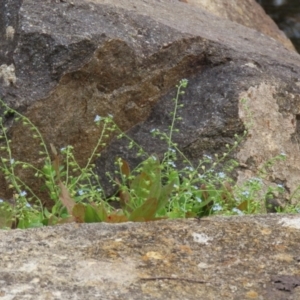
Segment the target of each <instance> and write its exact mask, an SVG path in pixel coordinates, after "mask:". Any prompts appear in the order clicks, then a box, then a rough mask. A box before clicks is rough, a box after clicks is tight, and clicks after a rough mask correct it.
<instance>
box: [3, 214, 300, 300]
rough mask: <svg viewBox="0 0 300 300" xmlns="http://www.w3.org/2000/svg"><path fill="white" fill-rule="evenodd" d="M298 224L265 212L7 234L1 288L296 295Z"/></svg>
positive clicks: (41, 293)
mask: <svg viewBox="0 0 300 300" xmlns="http://www.w3.org/2000/svg"><path fill="white" fill-rule="evenodd" d="M299 228H300V219H299V217H297V216H291V215H267V216H265V215H261V216H251V217H248V216H242V217H227V218H226V217H222V218H221V217H214V218H206V219H201V220H200V221H199V220H191V219H189V220H177V221H160V222H149V223H127V224H117V225H111V224H103V223H102V224H81V225H78V224H69V225H63V226H55V227H47V228H40V229H30V230H14V231H10V232H9V233H8V232H6V231H0V253H1V255H0V266H1V267H0V278H1V281H0V295H1V297H2V298H3V299H13V298H17V299H49V300H52V299H81V300H84V299H136V300H140V299H266V300H267V299H268V300H269V299H281V300H288V299H289V300H293V299H294V300H296V299H299V297H300V279H299V263H300V257H299V243H300V231H299V230H300V229H299Z"/></svg>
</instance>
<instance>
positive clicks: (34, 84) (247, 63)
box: [0, 0, 300, 203]
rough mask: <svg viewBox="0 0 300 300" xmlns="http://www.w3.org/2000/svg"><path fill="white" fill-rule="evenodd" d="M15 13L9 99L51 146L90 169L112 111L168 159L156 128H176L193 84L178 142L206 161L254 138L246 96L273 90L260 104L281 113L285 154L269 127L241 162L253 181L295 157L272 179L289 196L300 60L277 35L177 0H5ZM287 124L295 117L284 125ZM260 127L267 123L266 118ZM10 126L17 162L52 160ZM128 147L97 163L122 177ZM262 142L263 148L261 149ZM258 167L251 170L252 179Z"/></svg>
mask: <svg viewBox="0 0 300 300" xmlns="http://www.w3.org/2000/svg"><path fill="white" fill-rule="evenodd" d="M249 3H250V2H249ZM253 3H254V2H253ZM255 5H256V7H257V4H256V3H255ZM3 8H4V9H3V10H1V22H2V23H1V24H5V26H4V27H3V26H2V27H1V28H2V29H1V30H2V31H1V42H0V43H1V44H0V65H1V66H2V67H3V65H4V64H5V65H6V66H7V67H6V68H8V67H9V66H11V65H13V66H14V69H15V76H16V81H14V80H12V81H9V86H8V85H7V81H5V80H2V85H1V86H0V95H1V97H2V98H3V99H4V100H5V101H6V102H7V103H8V104H9V105H11V106H13V107H15V108H18V109H19V110H20V111H21V112H23V113H24V114H25V115H26V116H27V117H28V118H30V120H31V121H32V122H33V123H34V124H36V126H38V128H39V129H40V131H41V132H42V134H43V136H44V138H45V142H46V144H47V145H49V143H51V142H52V143H54V144H55V146H56V147H57V148H61V147H65V146H66V145H69V144H71V145H73V146H74V147H75V150H76V153H75V154H76V156H77V158H78V160H79V162H80V164H82V165H83V164H84V163H85V162H86V160H87V158H88V156H89V155H90V154H91V152H92V150H93V147H94V146H95V145H96V143H97V139H98V136H99V133H100V129H99V128H95V126H94V118H95V116H96V115H100V116H107V115H108V114H112V115H113V116H114V120H115V121H116V123H117V124H118V125H119V126H120V127H121V128H122V129H123V130H129V131H128V134H129V135H130V136H132V137H134V139H136V140H137V141H138V143H140V144H141V145H142V146H145V147H146V149H147V151H148V152H149V153H153V152H156V153H157V154H158V155H162V153H163V151H164V150H165V149H166V146H165V145H163V144H161V143H159V142H158V141H157V142H156V141H155V142H153V140H151V139H150V134H149V132H150V130H151V129H153V128H157V129H160V130H162V131H165V130H167V128H168V125H169V121H170V115H169V113H170V112H171V111H172V109H173V106H172V101H169V99H171V98H172V97H173V96H174V92H175V91H174V86H175V84H177V83H178V81H179V80H180V79H182V78H187V79H189V87H188V89H187V93H186V95H185V96H184V97H182V99H181V101H182V102H183V103H184V104H185V107H184V108H183V109H182V110H181V111H180V115H181V116H182V117H183V120H184V121H183V122H182V123H180V124H178V126H179V129H180V133H179V134H178V135H175V136H174V138H175V141H176V142H178V144H179V145H180V149H181V150H182V151H183V152H184V153H185V154H186V155H187V156H188V157H189V158H190V159H191V160H192V161H193V162H194V163H196V164H197V162H198V160H199V159H201V158H202V155H203V154H204V153H206V154H213V153H215V152H217V153H220V154H222V153H223V152H224V150H225V149H226V148H225V144H227V143H228V144H232V143H233V141H234V139H233V136H234V134H236V133H237V134H241V133H242V132H243V131H244V129H245V122H246V121H245V120H244V119H243V114H242V108H241V107H240V104H239V100H240V99H241V97H244V96H245V95H247V97H248V99H249V101H250V102H252V98H251V97H252V95H256V93H255V92H254V94H253V93H252V94H251V91H256V90H257V91H260V90H261V88H262V87H265V86H267V88H266V89H264V90H265V91H266V94H263V95H264V96H265V97H264V98H261V100H260V101H261V103H259V104H258V105H256V106H251V108H252V109H254V110H255V111H253V116H259V118H261V115H260V114H259V112H260V111H261V107H268V108H269V107H272V108H274V110H275V112H276V114H274V115H273V118H271V117H270V122H269V123H270V125H268V126H271V127H270V128H271V129H270V130H271V131H273V132H274V133H275V132H276V133H278V135H275V134H274V135H272V137H274V138H275V137H276V139H275V140H274V141H273V145H276V147H274V146H272V147H269V148H268V147H266V146H265V136H264V135H262V134H260V131H259V130H257V131H256V132H257V135H256V136H255V137H254V138H253V139H252V142H253V143H252V144H251V146H252V148H251V149H252V150H251V151H249V152H247V149H248V146H247V148H245V146H242V147H241V148H240V150H239V153H235V155H236V156H237V157H239V158H240V160H241V162H242V163H243V164H244V163H246V165H247V161H252V162H253V163H252V165H251V166H248V168H249V170H250V172H251V176H252V175H255V172H256V170H257V168H259V166H260V164H261V163H262V162H263V161H265V159H268V158H271V157H273V156H274V155H277V154H279V153H280V152H281V151H284V152H285V153H286V154H288V162H287V163H286V165H285V166H284V167H283V168H284V170H282V169H280V168H279V169H274V170H272V172H273V173H272V172H271V173H270V175H271V177H270V181H274V178H275V179H276V178H279V179H280V180H281V181H282V182H284V184H285V188H286V189H287V191H291V190H293V189H294V188H295V186H296V185H297V182H298V181H299V177H300V176H299V175H300V172H299V167H297V165H299V163H298V162H299V153H298V152H299V151H298V150H297V151H296V150H295V149H296V145H297V142H296V140H297V139H296V137H297V136H298V125H297V122H298V117H297V116H298V115H299V96H298V93H299V83H298V82H299V71H300V69H299V66H300V59H299V56H298V54H296V53H294V52H292V51H288V50H286V49H285V47H284V46H282V45H281V44H280V43H278V42H276V41H275V40H274V39H272V38H269V37H267V36H265V35H263V34H262V33H260V32H258V31H256V30H253V29H250V28H247V27H244V26H242V25H240V24H237V23H235V22H232V21H229V20H227V19H224V18H220V17H217V16H214V15H212V14H211V13H209V12H208V11H205V10H203V9H201V8H200V7H197V6H195V5H192V4H189V3H183V2H179V1H175V0H174V1H154V0H148V1H139V0H130V1H119V0H118V1H116V0H115V1H114V0H112V1H111V0H110V1H106V0H101V1H100V0H98V1H72V2H71V1H64V2H53V1H43V2H41V1H22V2H21V1H20V2H18V1H16V2H14V5H12V4H11V2H10V1H6V0H5V1H4V6H3ZM265 17H266V18H267V19H268V17H267V16H265ZM226 18H227V17H226ZM232 18H233V17H232ZM238 18H239V17H237V19H238ZM268 20H269V19H268ZM4 28H5V30H4ZM10 70H11V69H10ZM12 75H14V74H12ZM271 93H272V94H271ZM255 97H256V96H255ZM266 97H267V98H268V99H269V100H268V101H269V102H268V105H265V104H264V101H265V98H266ZM278 117H283V118H284V119H285V120H287V121H286V122H285V123H284V124H282V126H281V128H279V126H278V122H277V118H278ZM259 121H261V120H259ZM273 121H274V123H273ZM253 123H254V124H256V123H258V120H257V119H255V117H254V119H253ZM269 123H268V124H269ZM6 124H7V125H9V126H10V131H9V134H10V136H11V138H12V148H13V155H14V158H15V159H20V158H22V159H24V160H27V161H30V162H35V163H37V164H41V163H42V162H43V158H42V157H40V156H39V154H38V152H39V150H40V148H39V145H38V142H37V141H36V140H32V139H30V132H29V131H28V132H26V131H25V130H24V126H23V125H21V124H18V123H15V122H14V118H13V116H9V117H8V118H7V119H6ZM253 130H255V129H253ZM278 130H279V132H277V131H278ZM287 132H289V135H288V136H286V133H287ZM283 136H284V137H283ZM126 145H127V143H125V142H121V141H114V142H112V143H111V146H109V147H108V148H107V149H105V151H104V152H103V155H102V157H101V158H100V159H99V160H98V161H97V162H96V170H97V171H98V173H99V174H100V175H103V174H104V172H105V171H106V170H111V168H112V166H113V162H114V160H115V157H116V156H121V157H123V158H125V159H127V160H128V161H129V163H130V164H131V166H134V165H135V164H136V163H137V162H138V160H137V159H136V153H133V152H130V151H128V150H127V146H126ZM247 145H248V144H247ZM262 145H264V146H262ZM262 147H263V150H264V151H263V152H261V151H259V150H258V149H262ZM255 149H257V151H256V152H255ZM290 166H292V167H293V169H292V170H293V171H292V173H289V172H288V170H289V169H288V168H289V167H290ZM249 170H246V171H249ZM246 171H245V169H241V170H240V174H239V178H240V179H241V180H242V178H244V177H245V176H246V175H247V174H248V173H249V172H246ZM20 174H23V177H25V178H26V182H27V183H28V184H30V185H31V186H33V189H34V190H35V191H37V192H38V191H39V188H40V186H41V182H39V181H38V180H37V179H36V178H34V177H33V176H31V175H30V174H28V173H26V172H24V171H23V170H20ZM239 178H238V179H239ZM1 180H2V182H3V179H1ZM5 186H7V184H6V185H4V184H1V186H0V196H2V195H5V196H6V197H8V196H9V195H8V192H7V191H5ZM105 187H106V189H107V192H108V193H109V192H110V191H109V188H108V185H105ZM43 199H44V201H45V202H47V203H49V199H47V198H46V197H44V198H43Z"/></svg>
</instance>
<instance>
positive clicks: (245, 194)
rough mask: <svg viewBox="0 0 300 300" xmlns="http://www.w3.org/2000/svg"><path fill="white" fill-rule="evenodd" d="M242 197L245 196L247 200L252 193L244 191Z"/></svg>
mask: <svg viewBox="0 0 300 300" xmlns="http://www.w3.org/2000/svg"><path fill="white" fill-rule="evenodd" d="M242 195H243V196H245V197H246V198H248V197H249V196H250V192H249V191H243V192H242Z"/></svg>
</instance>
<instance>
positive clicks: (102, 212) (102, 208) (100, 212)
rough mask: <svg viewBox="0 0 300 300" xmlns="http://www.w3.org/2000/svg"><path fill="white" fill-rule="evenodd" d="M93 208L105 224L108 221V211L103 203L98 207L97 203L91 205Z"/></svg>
mask: <svg viewBox="0 0 300 300" xmlns="http://www.w3.org/2000/svg"><path fill="white" fill-rule="evenodd" d="M91 205H92V207H93V208H94V209H95V211H96V212H97V214H98V216H99V218H100V220H101V222H105V221H106V219H107V211H106V209H105V206H104V204H103V203H101V204H99V205H96V204H95V203H91Z"/></svg>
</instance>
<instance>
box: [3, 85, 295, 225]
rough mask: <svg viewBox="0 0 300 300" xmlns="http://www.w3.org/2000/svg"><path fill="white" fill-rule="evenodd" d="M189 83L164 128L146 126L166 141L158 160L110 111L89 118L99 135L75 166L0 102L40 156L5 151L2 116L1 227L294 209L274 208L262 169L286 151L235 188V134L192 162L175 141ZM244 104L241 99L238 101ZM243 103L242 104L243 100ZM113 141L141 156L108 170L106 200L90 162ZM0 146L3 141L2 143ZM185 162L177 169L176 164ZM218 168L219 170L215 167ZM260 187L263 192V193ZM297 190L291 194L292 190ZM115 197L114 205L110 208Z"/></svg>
mask: <svg viewBox="0 0 300 300" xmlns="http://www.w3.org/2000/svg"><path fill="white" fill-rule="evenodd" d="M187 85H188V81H187V80H186V79H183V80H181V81H180V82H179V84H178V85H177V86H176V88H177V93H176V96H175V98H174V99H173V101H174V110H173V112H172V113H171V116H172V122H171V124H170V126H169V132H168V133H165V132H161V131H159V130H157V129H152V130H151V134H152V135H153V136H154V137H156V138H160V139H161V140H164V141H165V142H166V146H167V151H166V153H165V154H164V156H163V158H162V159H160V158H159V157H158V156H157V155H156V154H148V153H147V152H146V151H144V149H142V148H141V147H140V146H139V145H138V144H137V143H136V142H135V141H134V140H132V139H131V138H130V137H129V136H127V135H126V134H125V133H124V132H122V131H121V130H120V128H119V127H118V126H117V124H116V123H115V122H114V120H113V116H107V117H101V116H98V115H97V116H95V120H94V121H95V125H96V126H101V135H100V137H99V139H98V142H97V145H96V146H95V148H94V151H93V152H92V154H91V156H90V157H89V159H88V160H87V163H86V165H85V166H84V167H81V166H80V165H79V164H78V163H77V161H76V159H75V157H74V155H73V147H72V146H67V147H65V148H62V149H60V151H57V149H56V148H55V147H54V146H53V145H52V144H50V145H49V147H47V145H46V143H45V141H44V139H43V136H42V135H41V133H40V131H39V130H38V128H37V127H36V126H35V125H34V124H33V123H32V122H31V121H30V120H29V119H28V118H26V117H25V116H24V115H22V114H20V113H19V112H18V111H16V110H14V109H12V108H10V107H8V106H7V105H6V104H5V103H4V102H3V101H1V100H0V105H1V106H2V108H3V109H4V111H5V113H4V114H6V115H14V117H15V119H16V120H17V121H20V122H22V123H23V124H24V126H25V127H27V128H29V129H30V130H31V131H32V133H33V135H32V136H33V138H35V139H38V140H39V142H40V145H41V150H40V155H41V157H43V166H42V168H38V167H36V166H34V165H32V164H30V163H27V162H23V161H16V160H15V159H14V155H13V151H12V149H11V146H10V143H11V140H10V138H9V134H8V129H7V128H6V127H5V125H4V120H3V119H2V118H0V142H1V144H2V147H1V148H0V150H1V151H2V152H1V153H4V154H5V155H4V154H2V156H1V157H0V173H2V174H3V175H4V177H5V179H6V182H7V183H8V184H9V188H11V189H12V191H13V195H14V196H13V198H12V199H11V200H10V201H4V200H3V199H0V228H2V229H7V228H30V227H41V226H47V225H54V224H61V223H66V222H74V221H75V222H79V223H84V222H86V223H89V222H112V223H116V222H127V221H134V222H143V221H152V220H158V219H164V218H171V219H175V218H190V217H197V218H201V217H203V216H208V215H213V214H225V215H232V214H238V215H243V214H254V213H261V212H266V211H268V208H269V207H268V205H269V204H270V203H271V204H272V205H273V206H272V209H274V210H275V211H278V212H280V211H288V212H298V208H297V206H291V205H286V206H285V207H283V206H281V205H274V202H272V201H269V200H270V199H271V200H272V197H273V196H274V195H278V194H282V193H283V192H284V188H283V186H280V185H278V186H277V187H265V185H264V181H263V179H264V178H265V177H266V174H267V170H268V168H269V167H270V166H272V165H273V164H275V163H276V162H277V161H278V160H284V159H285V158H286V155H285V154H284V153H281V154H279V155H278V156H276V157H274V158H273V159H272V160H270V161H268V162H267V163H266V164H265V165H264V166H263V168H261V170H259V172H258V176H257V177H255V178H251V179H249V180H248V181H247V182H245V183H244V184H243V185H242V186H237V185H236V184H235V181H234V179H232V178H231V175H232V173H233V171H234V170H235V168H237V167H238V163H237V162H236V161H235V160H234V159H231V158H230V154H231V153H232V152H233V151H234V150H235V149H236V148H237V147H238V146H239V144H240V142H241V141H242V140H243V139H244V137H245V136H246V134H247V132H246V131H245V132H244V135H243V136H241V137H240V136H238V135H235V142H234V143H233V144H232V145H226V147H227V151H226V153H224V154H223V155H222V156H221V157H219V156H218V155H215V156H213V157H212V156H210V155H207V154H206V155H204V156H203V159H202V160H200V161H199V163H198V165H197V166H194V165H193V164H192V163H191V162H190V160H189V159H188V158H187V157H186V156H185V155H184V153H183V152H182V151H181V150H180V148H179V147H178V145H177V144H176V143H175V142H173V134H174V133H176V132H177V131H178V130H177V129H176V122H180V120H181V118H180V117H179V116H178V110H179V108H180V107H182V106H183V105H182V104H180V103H179V100H180V97H181V96H183V95H184V89H185V88H186V87H187ZM243 102H244V104H245V100H243ZM245 105H246V104H245ZM111 133H113V134H115V135H116V136H117V137H118V138H126V139H128V141H129V145H128V147H129V148H134V149H136V151H137V154H138V156H141V157H145V159H144V160H143V161H142V162H141V163H140V164H139V165H138V166H137V167H136V168H134V169H133V170H131V168H130V166H129V164H128V162H127V161H125V160H124V159H122V158H118V159H117V160H116V172H115V174H109V173H108V174H106V175H107V176H108V177H109V178H110V182H111V184H113V185H114V186H115V187H117V189H116V193H115V194H114V195H113V196H112V197H107V196H106V195H105V191H104V189H103V188H102V186H101V182H100V181H99V177H98V175H97V174H96V173H95V172H94V164H93V162H94V160H95V159H96V158H97V157H99V156H100V155H101V154H100V153H98V152H97V150H98V149H99V147H102V148H103V147H105V146H106V143H105V140H106V139H107V137H108V136H109V135H110V134H111ZM3 145H4V146H3ZM178 161H180V162H182V163H183V165H184V167H183V168H180V169H179V168H177V167H176V163H177V162H178ZM220 167H223V171H221V172H220V171H218V170H220ZM20 169H30V170H33V171H34V174H35V176H36V177H37V178H40V179H42V181H43V182H44V185H43V186H42V187H41V188H43V189H44V190H46V191H47V194H48V197H49V198H50V199H52V201H53V202H54V205H53V206H52V208H51V209H47V208H46V207H44V206H43V201H42V199H40V198H39V196H37V195H36V193H35V191H34V190H33V189H32V188H31V187H30V186H29V185H27V184H26V183H25V182H24V181H23V180H22V178H21V177H20V176H18V174H19V172H18V171H19V170H20ZM262 191H263V192H262ZM296 194H297V193H296V192H295V193H294V195H296ZM111 200H113V201H117V203H118V204H119V208H115V207H114V206H112V205H110V204H109V203H110V201H111Z"/></svg>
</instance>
